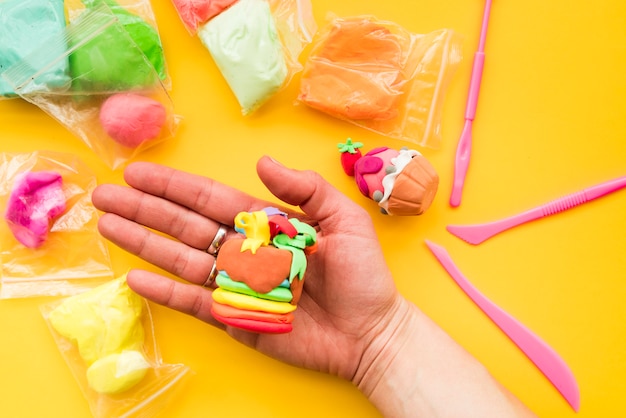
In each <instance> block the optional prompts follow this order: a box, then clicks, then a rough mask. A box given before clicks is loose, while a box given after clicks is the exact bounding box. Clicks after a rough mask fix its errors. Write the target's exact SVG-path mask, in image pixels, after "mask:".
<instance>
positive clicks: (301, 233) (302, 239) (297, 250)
mask: <svg viewBox="0 0 626 418" xmlns="http://www.w3.org/2000/svg"><path fill="white" fill-rule="evenodd" d="M289 222H291V224H292V225H293V226H294V227H296V230H297V231H298V235H296V236H295V237H293V238H290V237H289V236H288V235H286V234H278V235H276V236H275V237H274V240H273V241H272V242H273V244H274V246H275V247H276V248H280V249H281V250H288V251H291V254H292V258H291V270H290V273H289V282H292V281H293V279H294V278H295V277H296V276H297V277H298V278H299V279H300V280H302V279H304V272H305V271H306V266H307V261H306V255H305V254H304V251H303V250H304V248H306V247H308V246H310V245H313V244H314V243H315V241H316V239H317V233H316V231H315V228H313V227H312V226H311V225H309V224H306V223H304V222H300V221H299V220H297V219H295V218H292V219H289Z"/></svg>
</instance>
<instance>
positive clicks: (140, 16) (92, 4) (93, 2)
mask: <svg viewBox="0 0 626 418" xmlns="http://www.w3.org/2000/svg"><path fill="white" fill-rule="evenodd" d="M64 1H65V8H66V10H67V14H68V17H69V22H70V23H71V22H73V21H74V20H75V19H77V18H79V17H80V16H81V15H82V14H83V13H84V12H85V11H87V10H90V9H95V8H98V7H99V6H100V5H102V4H105V5H106V6H108V7H109V8H110V9H111V12H112V13H113V15H114V16H115V17H116V18H117V19H118V21H119V23H120V25H122V27H124V29H125V30H126V32H127V33H128V34H129V36H130V38H131V39H132V40H133V42H134V43H135V44H137V46H138V47H139V49H141V51H142V52H143V53H144V55H145V56H146V58H148V61H150V63H151V64H152V66H153V67H154V69H155V71H156V73H157V75H158V76H159V79H160V80H161V83H162V84H163V86H164V87H165V89H166V90H168V91H169V90H171V88H172V80H171V77H170V75H169V72H168V69H167V62H166V60H165V54H164V52H163V44H162V42H161V36H160V34H159V28H158V26H157V21H156V17H155V15H154V11H153V10H152V4H151V3H150V0H64Z"/></svg>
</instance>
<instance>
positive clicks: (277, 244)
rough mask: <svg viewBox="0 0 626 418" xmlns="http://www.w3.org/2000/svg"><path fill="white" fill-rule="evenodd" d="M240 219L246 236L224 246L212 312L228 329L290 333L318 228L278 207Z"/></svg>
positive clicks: (239, 227) (244, 214)
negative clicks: (308, 255)
mask: <svg viewBox="0 0 626 418" xmlns="http://www.w3.org/2000/svg"><path fill="white" fill-rule="evenodd" d="M277 216H279V217H282V218H283V219H284V220H286V221H287V222H288V223H289V224H290V225H292V227H293V228H294V229H295V234H291V232H292V230H291V228H289V227H286V226H280V227H276V226H277V225H281V224H282V222H281V221H278V220H277V219H276V217H277ZM236 219H237V220H236V221H235V224H236V229H237V231H239V232H241V233H243V234H245V235H246V238H245V239H243V238H233V239H230V240H228V241H226V242H225V243H224V244H223V245H222V247H221V248H220V251H219V253H218V255H217V261H216V263H217V264H216V268H217V269H218V272H219V273H218V275H217V279H216V283H217V285H218V286H219V287H218V288H217V289H216V290H214V291H213V306H212V308H211V313H212V314H213V317H214V318H215V319H217V320H218V321H220V322H222V323H224V324H226V325H230V326H233V327H237V328H241V329H245V330H248V331H251V332H263V333H285V332H290V331H291V330H292V329H293V326H292V324H291V322H292V321H293V313H292V312H293V311H295V310H296V307H297V303H298V301H299V300H300V295H301V294H302V285H303V280H304V273H305V271H306V265H307V260H306V254H312V253H313V252H314V251H315V249H316V232H315V229H313V227H311V226H310V225H308V224H304V223H302V222H300V221H298V220H297V219H288V218H287V216H286V214H284V213H281V212H278V211H277V210H276V209H274V208H267V209H265V210H263V211H258V212H251V213H249V212H241V213H239V214H238V215H237V217H236ZM270 219H271V221H270ZM270 223H271V224H273V225H274V226H273V227H272V226H270ZM283 229H284V230H286V231H287V232H288V233H285V232H282V230H283ZM289 234H291V235H289Z"/></svg>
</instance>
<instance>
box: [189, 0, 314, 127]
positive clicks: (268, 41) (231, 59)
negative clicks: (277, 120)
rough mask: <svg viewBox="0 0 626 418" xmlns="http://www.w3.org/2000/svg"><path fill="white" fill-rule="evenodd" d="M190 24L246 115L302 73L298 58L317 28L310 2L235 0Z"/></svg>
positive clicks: (298, 0) (301, 0)
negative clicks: (298, 73)
mask: <svg viewBox="0 0 626 418" xmlns="http://www.w3.org/2000/svg"><path fill="white" fill-rule="evenodd" d="M179 3H182V2H179ZM179 7H180V4H179ZM179 13H180V12H179ZM181 19H183V21H185V19H188V17H185V16H183V15H181ZM194 22H195V23H193V24H197V32H196V33H197V35H198V37H199V38H200V41H201V42H202V44H203V45H204V46H205V47H206V48H207V49H208V51H209V52H210V54H211V56H212V57H213V60H214V61H215V63H216V65H217V67H218V68H219V69H220V71H221V73H222V75H223V76H224V78H225V79H226V82H227V83H228V85H229V86H230V89H231V90H232V92H233V94H234V95H235V97H236V98H237V101H238V102H239V105H240V106H241V111H242V113H243V114H244V115H247V114H250V113H252V112H254V111H256V110H257V109H258V108H259V107H261V106H262V105H263V104H264V103H265V102H267V101H268V100H269V99H270V98H271V97H273V96H274V95H275V94H277V93H278V92H280V91H281V90H283V89H284V88H285V87H286V86H287V85H288V84H289V82H290V81H291V79H292V78H293V76H294V74H296V73H297V72H299V71H301V70H302V65H301V64H300V63H299V61H298V57H299V55H300V53H301V52H302V50H303V49H304V47H305V46H306V45H307V44H309V43H310V42H311V40H312V37H313V34H314V33H315V31H316V30H317V25H316V23H315V20H314V18H313V14H312V6H311V3H310V1H309V0H269V1H268V0H238V1H236V2H234V3H233V4H232V5H229V6H228V7H225V8H223V9H222V10H220V11H219V13H217V14H214V15H212V16H210V18H209V20H208V21H206V22H202V23H199V22H196V21H194ZM190 24H191V23H186V25H187V28H188V29H189V25H190Z"/></svg>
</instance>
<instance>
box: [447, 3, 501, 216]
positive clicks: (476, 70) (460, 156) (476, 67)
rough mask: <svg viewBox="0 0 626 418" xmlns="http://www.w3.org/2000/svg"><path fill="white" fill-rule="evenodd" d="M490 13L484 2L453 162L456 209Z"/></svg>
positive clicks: (466, 163) (466, 164)
mask: <svg viewBox="0 0 626 418" xmlns="http://www.w3.org/2000/svg"><path fill="white" fill-rule="evenodd" d="M490 13H491V0H487V1H486V2H485V11H484V13H483V23H482V27H481V29H480V41H479V43H478V50H477V51H476V53H475V54H474V64H473V67H472V76H471V78H470V87H469V93H468V95H467V104H466V105H465V125H464V126H463V131H462V132H461V138H460V139H459V143H458V145H457V149H456V157H455V161H454V181H453V183H452V194H451V195H450V206H453V207H457V206H459V205H460V204H461V195H462V194H463V185H464V183H465V176H466V174H467V168H468V167H469V161H470V154H471V151H472V122H473V121H474V117H475V116H476V106H477V104H478V92H479V91H480V83H481V81H482V78H483V66H484V65H485V41H486V38H487V26H488V23H489V14H490Z"/></svg>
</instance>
